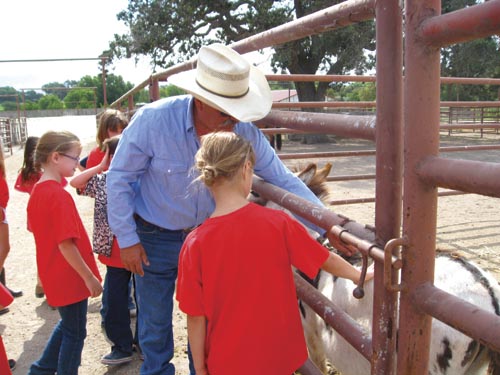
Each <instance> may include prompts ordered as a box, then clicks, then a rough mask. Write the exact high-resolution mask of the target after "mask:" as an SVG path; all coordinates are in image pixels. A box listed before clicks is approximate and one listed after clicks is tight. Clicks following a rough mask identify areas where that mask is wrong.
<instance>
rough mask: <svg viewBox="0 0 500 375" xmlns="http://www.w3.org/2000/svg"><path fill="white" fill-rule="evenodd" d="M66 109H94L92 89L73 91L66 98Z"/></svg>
mask: <svg viewBox="0 0 500 375" xmlns="http://www.w3.org/2000/svg"><path fill="white" fill-rule="evenodd" d="M64 106H65V107H66V108H79V109H81V108H94V106H95V97H94V90H92V89H79V88H76V89H72V90H70V91H69V92H68V94H67V95H66V97H65V98H64Z"/></svg>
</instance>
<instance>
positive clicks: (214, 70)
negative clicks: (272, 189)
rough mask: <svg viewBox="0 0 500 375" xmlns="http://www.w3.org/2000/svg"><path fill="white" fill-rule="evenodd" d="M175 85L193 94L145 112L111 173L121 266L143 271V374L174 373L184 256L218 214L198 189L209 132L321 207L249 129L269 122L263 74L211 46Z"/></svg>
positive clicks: (139, 287) (111, 212) (139, 282)
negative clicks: (175, 312) (195, 234)
mask: <svg viewBox="0 0 500 375" xmlns="http://www.w3.org/2000/svg"><path fill="white" fill-rule="evenodd" d="M169 81H170V82H171V83H173V84H175V85H176V86H179V87H180V88H182V89H184V90H186V91H187V92H189V94H190V95H185V96H177V97H170V98H166V99H162V100H158V101H156V102H153V103H151V104H149V105H146V106H144V107H142V108H141V109H139V111H138V112H137V113H136V114H135V115H134V118H133V119H132V121H131V123H130V125H129V126H128V127H127V129H125V131H124V132H123V135H122V138H121V140H120V144H119V146H118V149H117V151H116V153H115V155H114V158H113V160H112V163H111V167H110V169H109V172H108V175H107V191H108V217H109V223H110V226H111V229H112V231H113V233H114V234H115V235H116V238H117V239H118V244H119V245H120V248H121V258H122V261H123V264H124V266H125V267H126V268H127V269H129V270H130V271H131V272H133V273H135V274H137V275H140V277H136V292H137V296H138V300H137V302H138V311H139V314H138V315H139V322H138V325H139V343H140V345H141V349H142V351H143V354H144V364H143V365H142V367H141V374H144V375H146V374H147V375H151V374H162V375H165V374H168V375H171V374H174V373H175V368H174V365H173V364H172V363H170V361H171V359H172V357H173V354H174V347H173V346H174V344H173V333H172V309H173V295H174V290H175V281H176V278H177V261H178V256H179V251H180V248H181V246H182V243H183V241H184V239H185V237H186V235H187V233H188V232H189V230H190V229H192V228H193V227H196V226H197V225H199V224H201V223H202V222H203V221H204V220H205V219H206V218H207V217H209V216H210V214H211V213H212V211H213V209H214V201H213V199H212V198H211V196H210V194H209V192H208V190H207V189H204V188H201V187H200V186H198V185H197V184H193V180H194V179H195V178H196V176H195V175H194V173H193V170H192V166H193V164H194V155H195V153H196V151H197V150H198V148H199V146H200V137H201V136H202V135H204V134H207V133H210V132H214V131H220V130H225V131H234V132H235V133H237V134H239V135H241V136H243V137H244V138H246V139H248V140H249V141H250V142H251V143H252V145H253V148H254V150H255V154H256V159H257V161H256V164H255V174H256V175H258V176H260V177H261V178H263V179H264V180H266V181H268V182H270V183H272V184H274V185H277V186H280V187H282V188H284V189H286V190H288V191H290V192H292V193H295V194H297V195H300V196H302V197H304V198H306V199H309V200H311V201H313V202H316V203H318V204H321V203H320V201H319V200H318V199H317V198H316V197H315V196H314V195H313V193H312V192H311V191H310V190H309V189H308V188H307V187H306V186H305V185H304V184H303V183H302V181H300V180H299V179H298V178H297V177H295V176H294V175H293V174H292V173H291V172H290V171H289V170H288V169H287V168H286V167H285V166H284V165H283V163H282V162H281V161H280V159H279V158H278V157H277V155H276V154H275V152H274V150H273V149H272V148H271V147H270V145H269V142H267V140H266V138H265V137H264V136H263V134H262V133H261V132H260V131H259V130H258V129H257V127H255V126H254V125H253V124H252V123H250V121H255V120H259V119H261V118H263V117H265V116H266V115H267V114H268V113H269V111H270V109H271V104H272V103H271V102H272V99H271V91H270V88H269V85H268V83H267V80H266V78H265V77H264V75H263V74H262V73H261V72H260V71H259V70H258V69H257V68H255V67H253V66H252V65H251V64H249V63H248V62H247V61H246V60H245V59H244V58H243V57H242V56H240V55H239V54H238V53H237V52H235V51H234V50H232V49H231V48H229V47H226V46H224V45H222V44H213V45H210V46H208V47H202V48H201V49H200V51H199V54H198V60H197V68H196V69H195V70H191V71H188V72H183V73H179V74H176V75H174V76H172V77H170V78H169ZM309 226H310V227H311V228H313V229H314V230H316V231H318V232H320V233H324V230H321V229H320V228H317V227H315V226H313V225H309ZM242 365H243V364H242Z"/></svg>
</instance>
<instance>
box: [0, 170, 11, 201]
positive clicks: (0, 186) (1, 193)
mask: <svg viewBox="0 0 500 375" xmlns="http://www.w3.org/2000/svg"><path fill="white" fill-rule="evenodd" d="M7 203H9V186H8V185H7V181H5V178H3V177H0V207H3V208H7Z"/></svg>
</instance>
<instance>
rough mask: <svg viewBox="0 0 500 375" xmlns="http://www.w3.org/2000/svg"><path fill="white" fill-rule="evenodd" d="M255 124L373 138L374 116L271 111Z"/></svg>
mask: <svg viewBox="0 0 500 375" xmlns="http://www.w3.org/2000/svg"><path fill="white" fill-rule="evenodd" d="M255 124H256V125H257V126H259V127H262V128H265V127H266V126H269V125H271V126H274V127H280V128H284V127H287V128H291V129H298V130H306V131H315V132H317V133H324V134H325V133H326V134H336V135H339V136H344V137H351V138H359V139H368V140H374V139H375V116H352V115H340V114H326V113H308V112H290V111H271V113H270V114H269V115H267V116H266V117H265V118H264V119H262V120H259V121H256V122H255Z"/></svg>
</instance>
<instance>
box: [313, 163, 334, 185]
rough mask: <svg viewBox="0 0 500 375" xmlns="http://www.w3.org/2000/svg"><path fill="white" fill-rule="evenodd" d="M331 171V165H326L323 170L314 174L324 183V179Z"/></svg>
mask: <svg viewBox="0 0 500 375" xmlns="http://www.w3.org/2000/svg"><path fill="white" fill-rule="evenodd" d="M331 170H332V164H331V163H326V164H325V166H324V167H323V168H321V169H318V171H317V172H316V176H317V177H318V178H320V179H321V180H324V181H326V178H327V177H328V176H329V175H330V171H331Z"/></svg>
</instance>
